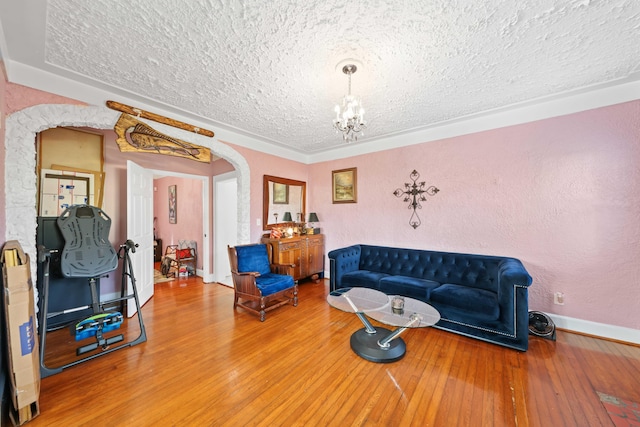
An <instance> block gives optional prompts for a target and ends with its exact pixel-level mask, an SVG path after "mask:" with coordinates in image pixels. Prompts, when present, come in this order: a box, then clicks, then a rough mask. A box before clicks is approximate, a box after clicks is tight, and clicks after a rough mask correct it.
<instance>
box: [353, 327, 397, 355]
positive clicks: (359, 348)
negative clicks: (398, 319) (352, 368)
mask: <svg viewBox="0 0 640 427" xmlns="http://www.w3.org/2000/svg"><path fill="white" fill-rule="evenodd" d="M375 330H376V333H375V334H369V333H367V330H366V329H364V328H363V329H360V330H358V331H356V332H354V333H353V335H351V349H352V350H353V351H354V353H356V354H357V355H358V356H360V357H362V358H363V359H367V360H368V361H370V362H376V363H391V362H395V361H397V360H400V359H402V357H403V356H404V354H405V352H406V350H407V346H406V344H405V342H404V341H403V340H402V338H395V339H394V340H392V341H391V342H390V343H389V347H387V348H382V347H380V346H379V345H378V341H380V340H381V339H383V338H385V337H386V336H388V335H389V334H390V333H391V331H390V330H388V329H385V328H378V327H376V328H375Z"/></svg>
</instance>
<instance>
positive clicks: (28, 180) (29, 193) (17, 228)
mask: <svg viewBox="0 0 640 427" xmlns="http://www.w3.org/2000/svg"><path fill="white" fill-rule="evenodd" d="M119 116H120V113H118V112H116V111H113V110H110V109H108V108H106V107H96V106H82V105H68V104H41V105H35V106H32V107H28V108H25V109H24V110H20V111H17V112H15V113H12V114H11V115H9V116H8V117H7V120H6V131H5V148H6V155H5V164H6V166H7V167H6V168H5V180H4V187H5V188H4V190H5V196H6V233H5V234H6V235H5V241H6V240H18V241H19V242H20V244H21V245H22V247H23V248H24V250H25V252H27V253H28V254H29V256H30V257H31V270H32V271H36V254H35V248H36V226H37V211H36V200H37V185H36V182H37V176H36V147H35V137H36V134H37V133H38V132H41V131H43V130H45V129H49V128H53V127H57V126H73V127H88V128H95V129H113V126H114V125H115V123H116V121H117V120H118V117H119ZM141 121H144V120H141ZM149 124H150V125H151V126H152V127H154V128H155V129H157V130H158V131H160V132H162V133H164V134H166V135H169V136H171V137H174V138H178V139H181V140H183V141H187V142H190V143H193V144H197V145H201V146H204V147H207V148H209V149H211V152H212V153H213V154H215V155H216V156H219V157H222V158H224V159H225V160H227V161H228V162H229V163H231V164H232V165H233V166H234V167H235V169H236V171H237V173H238V242H239V243H248V242H249V206H250V202H251V200H250V188H249V183H250V170H249V165H248V163H247V161H246V160H245V158H244V157H242V155H240V154H239V153H238V152H237V151H235V150H234V149H232V148H231V147H229V146H227V145H225V144H222V143H221V142H219V141H217V140H214V139H212V138H208V137H205V136H202V135H197V134H194V133H191V132H187V131H183V130H180V129H177V128H173V127H170V126H166V125H162V124H159V123H149Z"/></svg>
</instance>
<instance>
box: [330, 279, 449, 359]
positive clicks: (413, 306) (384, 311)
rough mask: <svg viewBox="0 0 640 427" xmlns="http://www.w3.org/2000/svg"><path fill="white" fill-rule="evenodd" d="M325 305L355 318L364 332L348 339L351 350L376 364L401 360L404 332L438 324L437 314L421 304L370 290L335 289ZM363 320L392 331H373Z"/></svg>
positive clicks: (377, 328)
mask: <svg viewBox="0 0 640 427" xmlns="http://www.w3.org/2000/svg"><path fill="white" fill-rule="evenodd" d="M327 302H328V303H329V305H331V306H332V307H334V308H337V309H338V310H342V311H346V312H348V313H355V314H356V316H358V318H359V319H360V320H361V321H362V324H363V325H364V328H363V329H359V330H357V331H356V332H354V333H353V334H352V335H351V349H352V350H353V351H354V353H356V354H357V355H358V356H360V357H362V358H364V359H366V360H369V361H371V362H377V363H389V362H395V361H397V360H400V359H402V357H403V356H404V355H405V353H406V351H407V346H406V344H405V342H404V340H402V338H399V335H400V334H401V333H403V332H404V331H405V330H407V329H408V328H424V327H427V326H433V325H435V324H436V323H438V321H439V320H440V313H438V310H436V309H435V308H433V307H431V306H430V305H429V304H427V303H425V302H422V301H418V300H416V299H413V298H408V297H403V296H397V295H387V294H385V293H383V292H380V291H377V290H375V289H370V288H343V289H338V290H335V291H333V292H331V293H330V294H329V295H328V296H327ZM367 316H368V317H370V318H372V319H375V320H377V321H378V322H380V323H384V324H385V325H389V326H395V327H396V329H394V330H393V331H391V330H389V329H386V328H381V327H374V326H373V325H372V324H371V322H370V321H369V319H368V318H367Z"/></svg>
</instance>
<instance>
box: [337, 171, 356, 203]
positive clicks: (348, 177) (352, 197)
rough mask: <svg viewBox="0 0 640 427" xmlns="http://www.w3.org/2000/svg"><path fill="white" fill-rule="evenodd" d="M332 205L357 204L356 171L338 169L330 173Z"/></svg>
mask: <svg viewBox="0 0 640 427" xmlns="http://www.w3.org/2000/svg"><path fill="white" fill-rule="evenodd" d="M331 175H332V181H333V186H332V188H333V203H357V201H358V169H357V168H349V169H340V170H336V171H333V172H331Z"/></svg>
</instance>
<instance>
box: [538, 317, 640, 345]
mask: <svg viewBox="0 0 640 427" xmlns="http://www.w3.org/2000/svg"><path fill="white" fill-rule="evenodd" d="M546 314H547V315H548V316H549V317H550V318H551V320H553V322H554V323H555V324H556V328H559V329H564V330H567V331H570V332H578V333H582V334H587V335H593V336H596V337H601V338H606V339H611V340H616V341H624V342H628V343H631V344H640V330H638V329H632V328H625V327H623V326H615V325H608V324H606V323H597V322H591V321H589V320H582V319H575V318H573V317H566V316H559V315H557V314H550V313H546Z"/></svg>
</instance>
